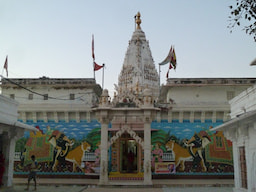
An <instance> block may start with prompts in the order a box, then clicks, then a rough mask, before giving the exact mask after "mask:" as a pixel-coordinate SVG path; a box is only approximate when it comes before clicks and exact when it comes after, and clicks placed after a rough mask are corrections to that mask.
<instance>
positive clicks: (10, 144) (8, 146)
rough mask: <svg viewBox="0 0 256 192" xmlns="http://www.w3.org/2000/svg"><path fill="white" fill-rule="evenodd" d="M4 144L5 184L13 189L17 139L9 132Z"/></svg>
mask: <svg viewBox="0 0 256 192" xmlns="http://www.w3.org/2000/svg"><path fill="white" fill-rule="evenodd" d="M13 131H14V132H15V130H13ZM3 143H4V144H5V146H4V148H3V154H4V156H5V172H4V176H3V183H4V184H5V185H6V186H7V187H11V186H12V181H13V164H14V152H15V144H16V137H13V133H10V132H8V135H6V137H4V142H3Z"/></svg>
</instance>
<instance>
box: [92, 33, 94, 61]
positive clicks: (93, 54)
mask: <svg viewBox="0 0 256 192" xmlns="http://www.w3.org/2000/svg"><path fill="white" fill-rule="evenodd" d="M92 58H93V61H94V60H95V55H94V36H93V35H92Z"/></svg>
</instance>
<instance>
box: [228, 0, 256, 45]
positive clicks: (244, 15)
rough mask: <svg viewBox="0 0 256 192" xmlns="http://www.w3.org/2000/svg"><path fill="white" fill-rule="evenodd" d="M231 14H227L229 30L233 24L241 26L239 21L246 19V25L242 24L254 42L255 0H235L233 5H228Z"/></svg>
mask: <svg viewBox="0 0 256 192" xmlns="http://www.w3.org/2000/svg"><path fill="white" fill-rule="evenodd" d="M229 8H230V9H231V12H230V14H231V16H229V19H230V20H229V21H230V23H229V25H228V28H230V32H232V30H233V29H234V27H235V26H241V21H242V20H245V21H247V23H248V25H245V26H244V28H243V29H244V30H245V32H246V34H248V35H252V36H253V38H254V41H255V42H256V1H255V0H236V5H235V6H232V5H231V6H229Z"/></svg>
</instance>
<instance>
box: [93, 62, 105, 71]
mask: <svg viewBox="0 0 256 192" xmlns="http://www.w3.org/2000/svg"><path fill="white" fill-rule="evenodd" d="M93 63H94V71H98V70H100V69H101V68H102V67H104V65H98V64H97V63H96V62H93Z"/></svg>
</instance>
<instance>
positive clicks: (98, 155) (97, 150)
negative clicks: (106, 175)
mask: <svg viewBox="0 0 256 192" xmlns="http://www.w3.org/2000/svg"><path fill="white" fill-rule="evenodd" d="M97 147H98V148H97V149H95V151H94V154H95V157H96V159H95V163H94V165H95V167H99V166H100V142H98V143H97Z"/></svg>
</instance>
